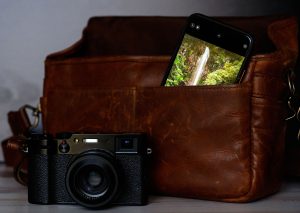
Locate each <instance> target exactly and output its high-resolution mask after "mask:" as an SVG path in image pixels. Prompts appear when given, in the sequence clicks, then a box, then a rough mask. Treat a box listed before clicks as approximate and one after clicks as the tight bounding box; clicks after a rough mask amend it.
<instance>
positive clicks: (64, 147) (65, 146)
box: [58, 140, 70, 153]
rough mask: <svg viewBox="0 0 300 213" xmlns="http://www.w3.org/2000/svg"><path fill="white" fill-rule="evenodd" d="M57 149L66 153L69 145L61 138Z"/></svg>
mask: <svg viewBox="0 0 300 213" xmlns="http://www.w3.org/2000/svg"><path fill="white" fill-rule="evenodd" d="M58 149H59V151H60V152H61V153H68V152H69V151H70V145H69V144H68V143H67V142H66V141H65V140H63V141H62V142H61V143H60V144H59V146H58Z"/></svg>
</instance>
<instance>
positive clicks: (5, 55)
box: [0, 0, 296, 161]
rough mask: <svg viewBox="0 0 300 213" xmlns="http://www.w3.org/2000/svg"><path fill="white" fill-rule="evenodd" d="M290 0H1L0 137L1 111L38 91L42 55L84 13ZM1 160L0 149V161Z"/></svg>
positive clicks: (272, 8) (262, 7)
mask: <svg viewBox="0 0 300 213" xmlns="http://www.w3.org/2000/svg"><path fill="white" fill-rule="evenodd" d="M295 2H296V0H295V1H292V0H285V1H284V0H281V1H280V0H272V1H271V0H270V1H268V0H247V1H246V0H51V1H50V0H49V1H45V0H18V1H13V0H0V26H1V28H0V140H1V139H3V138H6V137H7V136H9V135H10V134H11V133H10V130H9V127H8V125H7V121H6V113H7V112H8V111H9V110H16V109H17V108H18V107H20V106H21V105H23V104H25V103H30V104H34V105H35V104H36V103H37V102H38V99H39V97H40V96H41V94H42V83H43V75H44V65H43V62H44V59H45V57H46V55H48V54H49V53H52V52H55V51H58V50H61V49H64V48H66V47H68V46H69V45H71V44H72V43H74V42H75V41H77V40H78V39H79V38H80V36H81V32H82V29H83V28H84V26H85V25H86V22H87V20H88V19H89V17H92V16H106V15H146V16H148V15H161V16H188V15H190V14H192V13H194V12H199V13H203V14H206V15H214V16H236V15H242V16H247V15H265V14H271V13H282V12H286V11H292V10H293V9H294V8H296V7H295V6H294V5H295V4H296V3H295ZM1 160H2V152H1V154H0V161H1Z"/></svg>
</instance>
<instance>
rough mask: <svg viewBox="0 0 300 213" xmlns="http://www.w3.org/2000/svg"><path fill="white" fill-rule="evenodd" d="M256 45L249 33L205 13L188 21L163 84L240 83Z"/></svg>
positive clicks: (195, 15)
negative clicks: (253, 47)
mask: <svg viewBox="0 0 300 213" xmlns="http://www.w3.org/2000/svg"><path fill="white" fill-rule="evenodd" d="M252 46H253V38H252V37H251V36H250V35H249V34H248V33H246V32H243V31H241V30H239V29H236V28H234V27H232V26H229V25H227V24H224V23H222V22H220V21H217V20H215V19H213V18H209V17H207V16H204V15H202V14H193V15H191V16H190V17H189V18H188V20H187V25H186V27H185V29H184V33H183V35H182V36H181V40H180V42H179V46H178V47H177V49H176V51H175V54H174V55H173V57H172V58H171V61H170V65H169V67H168V70H167V72H166V75H165V76H164V79H163V81H162V85H163V86H199V85H219V84H235V83H239V82H240V81H241V79H242V76H243V73H244V71H245V66H246V64H247V61H248V59H249V56H250V53H251V49H252Z"/></svg>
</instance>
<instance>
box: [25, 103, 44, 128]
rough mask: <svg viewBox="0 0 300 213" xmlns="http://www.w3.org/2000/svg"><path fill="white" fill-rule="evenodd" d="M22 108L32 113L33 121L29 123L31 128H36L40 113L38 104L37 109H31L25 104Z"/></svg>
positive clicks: (31, 107)
mask: <svg viewBox="0 0 300 213" xmlns="http://www.w3.org/2000/svg"><path fill="white" fill-rule="evenodd" d="M24 107H25V109H28V110H31V111H32V113H31V115H32V116H33V117H34V119H33V122H32V123H31V128H37V127H38V125H39V122H40V113H41V112H42V110H41V105H40V104H38V105H37V107H33V106H31V105H28V104H26V105H25V106H24Z"/></svg>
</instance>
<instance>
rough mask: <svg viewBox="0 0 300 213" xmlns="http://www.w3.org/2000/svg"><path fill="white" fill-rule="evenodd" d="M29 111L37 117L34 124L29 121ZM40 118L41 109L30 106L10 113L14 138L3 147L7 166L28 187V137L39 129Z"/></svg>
mask: <svg viewBox="0 0 300 213" xmlns="http://www.w3.org/2000/svg"><path fill="white" fill-rule="evenodd" d="M28 110H31V111H32V115H33V117H35V118H34V121H33V122H31V120H30V119H29V116H28ZM39 116H40V108H39V107H38V108H35V107H32V106H30V105H24V106H22V107H21V108H20V109H19V110H17V111H10V112H9V113H8V123H9V125H10V128H11V131H12V133H13V136H11V137H10V138H8V139H5V140H4V141H2V144H1V145H2V149H3V153H4V159H5V162H6V165H7V166H11V167H13V168H14V177H15V179H16V180H17V181H18V182H19V183H20V184H22V185H27V181H28V159H27V137H28V136H29V135H30V133H31V132H33V131H34V130H35V129H36V128H37V126H38V123H39V122H38V121H39Z"/></svg>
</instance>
